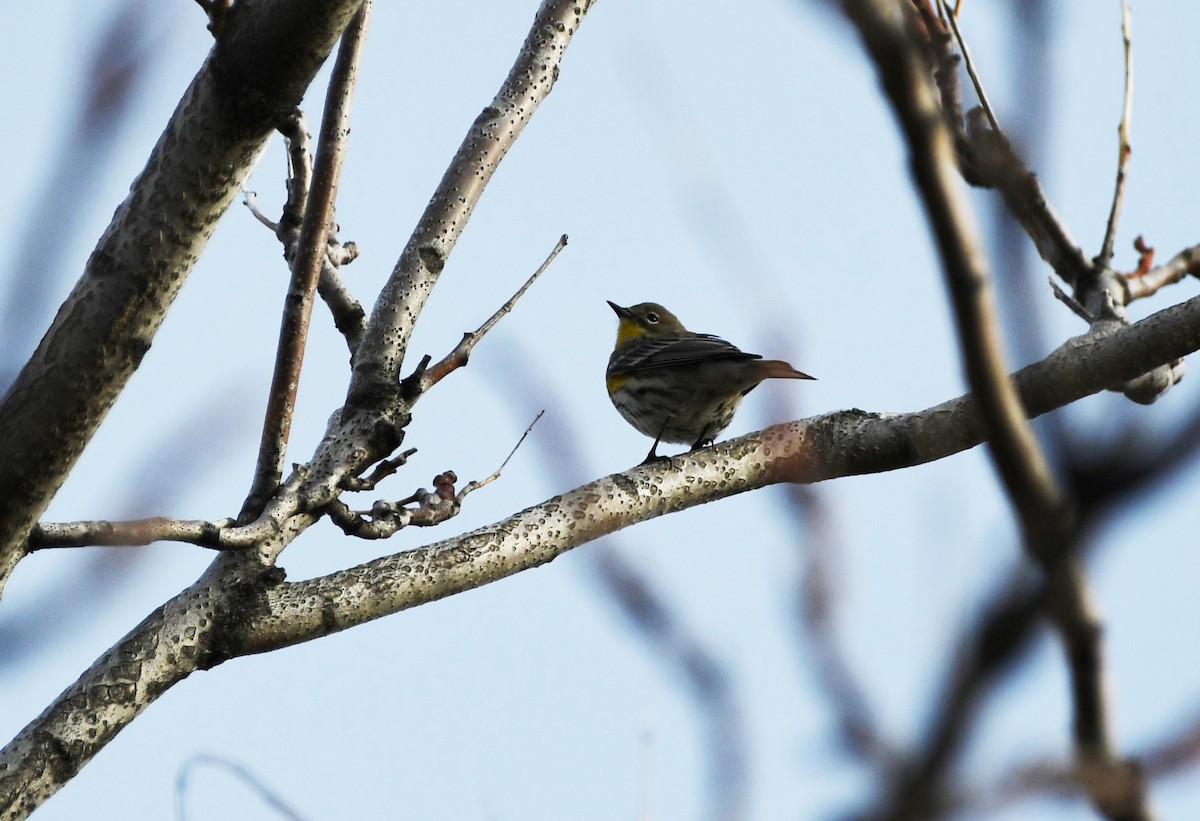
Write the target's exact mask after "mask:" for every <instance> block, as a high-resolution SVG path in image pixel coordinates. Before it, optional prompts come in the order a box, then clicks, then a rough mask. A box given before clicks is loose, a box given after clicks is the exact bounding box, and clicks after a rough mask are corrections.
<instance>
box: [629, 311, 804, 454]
mask: <svg viewBox="0 0 1200 821" xmlns="http://www.w3.org/2000/svg"><path fill="white" fill-rule="evenodd" d="M608 304H609V306H610V307H611V308H612V309H613V311H614V312H615V313H616V315H617V317H618V319H619V320H620V321H619V322H618V324H617V342H616V346H615V347H614V348H613V352H612V355H611V356H610V357H609V358H608V370H607V371H606V373H605V385H606V387H607V388H608V397H609V399H611V400H612V403H613V406H614V407H616V409H617V411H618V412H619V413H620V414H621V416H623V417H624V418H625V421H626V422H628V423H629V424H631V425H633V427H634V428H636V429H637V430H638V431H639V432H641V433H642V434H644V435H646V436H650V437H652V438H653V439H654V444H653V445H651V446H650V453H649V454H648V455H647V456H646V458H645V460H644V461H643V462H642V464H649V463H651V462H655V461H657V460H659V459H662V458H665V457H662V456H659V455H658V453H657V451H658V445H659V443H660V442H674V443H683V444H691V449H692V450H698V449H699V448H702V447H704V446H705V445H708V444H711V443H712V442H713V441H714V440H715V437H716V436H717V434H719V433H720V432H721V431H723V430H725V428H727V427H729V423H730V422H732V421H733V414H734V412H735V411H736V410H737V408H738V405H739V404H740V403H741V401H742V397H743V396H745V395H746V394H748V393H750V391H752V390H754V388H755V387H757V386H758V384H759V383H760V382H762V381H763V380H764V379H815V378H816V377H813V376H809V375H808V374H806V373H802V372H800V371H798V370H796V369H795V368H793V367H792V366H791V365H789V364H788V363H787V362H784V361H782V360H780V359H763V358H762V357H761V356H759V355H758V354H753V353H746V352H745V351H743V350H741V349H740V348H738V347H737V346H736V345H733V344H732V343H730V342H726V341H725V340H724V339H721V338H720V337H718V336H713V335H712V334H699V333H693V332H692V331H689V330H688V329H687V328H685V327H684V326H683V323H682V322H680V321H679V319H678V318H677V317H676V316H675V314H673V313H671V312H670V311H668V310H667V309H666V308H664V307H663V306H662V305H659V304H658V303H657V302H643V303H641V304H639V305H633V306H630V307H628V308H624V307H622V306H620V305H618V304H616V303H615V302H612V301H611V300H609V301H608Z"/></svg>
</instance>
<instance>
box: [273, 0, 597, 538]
mask: <svg viewBox="0 0 1200 821" xmlns="http://www.w3.org/2000/svg"><path fill="white" fill-rule="evenodd" d="M590 6H591V2H590V0H586V1H584V0H544V2H543V3H542V5H541V7H540V8H539V10H538V12H537V15H536V16H535V18H534V21H533V26H532V28H531V29H530V32H529V35H528V37H527V38H526V39H525V42H524V44H523V45H522V48H521V52H520V54H519V55H518V56H517V59H516V62H515V63H514V64H513V67H512V69H511V70H510V71H509V74H508V76H507V78H506V79H505V80H504V82H503V83H502V84H501V87H500V90H499V92H498V93H497V94H496V97H495V99H494V100H493V101H492V104H491V105H490V106H488V107H487V108H485V109H484V110H483V112H481V113H480V115H479V116H478V117H477V118H476V119H475V122H474V123H473V124H472V125H471V128H470V130H469V131H468V133H467V136H466V137H465V139H464V140H463V143H462V145H460V146H459V148H458V151H457V152H456V153H455V155H454V158H453V159H452V160H451V163H450V167H449V168H448V169H447V170H446V173H445V174H444V175H443V176H442V179H441V182H439V183H438V187H437V189H436V190H435V191H434V194H433V197H432V198H431V200H430V202H429V205H427V206H426V208H425V212H424V213H423V214H422V216H421V220H420V222H419V223H418V225H417V227H416V229H415V230H414V231H413V234H412V236H411V237H410V238H409V240H408V244H407V245H406V246H405V248H404V251H403V252H402V253H401V255H400V260H399V262H397V264H396V267H395V269H394V270H393V271H392V274H391V276H390V277H389V279H388V281H387V284H386V285H385V286H384V288H383V290H382V291H381V292H380V295H379V298H378V299H377V300H376V303H375V307H374V309H373V311H372V314H371V318H370V320H369V321H368V323H367V329H366V332H365V333H364V334H363V338H362V342H361V343H360V344H359V346H358V349H357V350H356V351H355V353H354V356H353V358H352V364H353V376H352V378H351V382H350V388H349V390H348V392H347V398H346V404H345V406H344V407H343V408H342V410H341V411H340V412H339V413H338V414H336V415H335V416H334V417H333V418H332V419H331V422H330V426H329V428H328V429H327V430H326V433H325V437H324V439H323V440H322V442H321V444H320V445H319V446H318V448H317V451H316V453H315V455H314V456H313V458H312V460H311V461H310V462H309V469H308V477H307V479H306V480H305V482H304V485H303V488H302V489H301V495H302V496H303V499H304V504H305V506H306V507H307V508H308V509H310V510H315V509H321V508H323V507H324V506H325V505H327V504H329V502H331V501H332V500H333V499H334V498H336V496H337V495H338V493H339V492H340V491H341V489H342V488H343V487H344V486H345V483H346V480H347V479H353V478H355V477H357V476H359V475H361V474H362V473H363V472H364V471H365V470H366V469H367V468H369V467H370V466H371V465H373V464H375V463H377V462H379V461H380V460H381V459H385V458H386V457H388V456H389V455H390V454H391V453H392V452H394V451H395V450H396V449H397V448H398V447H399V446H400V445H401V444H402V443H403V441H404V429H405V427H406V426H407V425H408V422H409V420H410V418H411V415H410V409H411V405H410V403H409V402H407V401H405V399H404V391H403V388H402V386H401V384H400V378H399V375H400V370H401V366H402V365H403V359H404V355H405V353H406V351H407V349H408V341H409V336H410V335H411V333H412V330H413V327H414V325H415V323H416V320H417V316H418V315H419V314H420V312H421V309H422V307H423V306H424V304H425V300H426V298H427V297H428V296H429V293H430V291H431V290H432V289H433V287H434V285H435V284H436V283H437V281H438V278H439V277H440V275H441V272H442V268H443V267H444V266H445V262H446V258H447V256H448V255H449V253H450V251H451V250H452V249H453V247H454V245H455V243H456V242H457V240H458V237H459V236H460V235H461V233H462V231H463V228H464V227H465V226H466V223H467V220H468V219H469V218H470V216H471V213H472V211H473V210H474V208H475V205H476V203H477V202H478V201H479V198H480V196H481V195H482V194H483V190H484V186H485V185H486V184H487V182H488V181H489V180H490V179H491V177H492V174H494V173H495V170H496V167H497V165H498V164H499V162H500V160H501V159H503V157H504V155H505V154H506V153H507V151H508V149H509V148H510V147H511V146H512V144H513V142H514V141H515V140H516V138H517V137H518V135H520V133H521V131H522V130H523V129H524V127H525V124H526V123H527V122H528V121H529V119H530V117H532V116H533V114H534V112H535V111H536V110H537V108H538V106H539V104H540V103H541V102H542V100H544V99H545V98H546V95H547V94H549V93H550V90H551V88H552V87H553V85H554V82H555V80H556V79H557V77H558V70H559V64H560V62H561V60H562V57H563V54H564V52H565V49H566V47H567V45H568V44H569V43H570V42H571V39H572V38H573V37H574V34H575V32H576V30H577V28H578V26H579V24H580V22H581V21H582V19H583V17H584V15H585V14H586V13H587V11H588V9H589V8H590ZM277 547H282V546H281V545H280V546H277Z"/></svg>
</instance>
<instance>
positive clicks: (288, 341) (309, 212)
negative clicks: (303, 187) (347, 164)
mask: <svg viewBox="0 0 1200 821" xmlns="http://www.w3.org/2000/svg"><path fill="white" fill-rule="evenodd" d="M370 18H371V0H364V2H363V4H362V5H361V6H360V7H359V9H358V12H357V13H356V14H355V15H354V18H353V19H352V20H351V21H350V25H348V26H347V27H346V31H345V32H344V33H343V35H342V44H341V46H340V47H339V48H338V55H337V59H336V60H335V61H334V65H333V72H332V74H331V75H330V78H329V91H328V92H327V93H326V96H325V113H324V116H323V117H322V118H321V137H320V140H319V142H318V144H317V160H316V164H315V167H314V169H313V190H312V191H311V192H310V195H309V196H308V197H307V202H306V203H305V208H304V219H303V221H302V223H301V225H300V235H299V237H298V239H297V243H296V255H295V258H294V259H293V260H292V276H291V281H290V283H289V286H288V294H287V299H286V301H285V303H284V310H283V323H282V327H281V328H280V330H279V348H278V350H277V352H276V354H275V370H274V373H273V374H272V376H271V390H270V394H269V395H268V397H267V410H266V415H265V417H264V419H263V431H262V440H261V442H260V443H259V447H258V464H257V465H256V466H255V470H254V480H253V483H252V485H251V488H250V492H249V494H247V496H246V501H245V503H244V504H243V505H242V512H241V515H240V516H239V518H240V519H242V520H243V521H246V520H249V519H252V518H254V517H255V516H257V515H258V514H259V513H261V512H262V508H263V505H264V504H265V503H266V500H267V498H268V497H269V496H270V495H271V493H272V492H273V491H274V490H275V487H276V485H278V484H279V480H280V478H281V477H282V475H283V467H284V458H285V457H286V455H287V442H288V436H289V434H290V433H291V429H292V415H293V413H294V411H295V405H296V392H297V390H299V387H300V370H301V366H302V365H303V363H304V348H305V345H306V344H307V342H308V326H309V321H310V320H311V319H312V308H313V301H314V299H315V294H316V290H317V281H318V280H319V279H320V276H321V269H322V267H323V266H324V264H325V249H326V246H327V244H328V236H329V229H330V226H331V224H332V223H333V209H334V200H335V199H336V198H337V187H338V181H339V179H340V178H341V175H342V162H343V160H344V159H345V154H346V144H347V142H348V140H349V137H350V104H351V101H352V100H353V97H354V86H355V83H356V82H357V79H358V61H359V58H360V56H361V54H362V48H363V42H364V40H365V39H366V32H367V24H368V22H369V21H370ZM301 127H302V124H301ZM290 199H291V197H290V196H289V200H290Z"/></svg>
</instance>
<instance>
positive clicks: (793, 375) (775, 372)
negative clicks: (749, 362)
mask: <svg viewBox="0 0 1200 821" xmlns="http://www.w3.org/2000/svg"><path fill="white" fill-rule="evenodd" d="M755 364H756V365H758V373H759V375H760V376H761V377H762V378H763V379H816V377H815V376H809V375H808V374H806V373H801V372H800V371H798V370H796V369H795V368H793V367H792V366H791V365H789V364H788V363H786V362H784V361H783V360H782V359H763V360H761V361H759V362H756V363H755Z"/></svg>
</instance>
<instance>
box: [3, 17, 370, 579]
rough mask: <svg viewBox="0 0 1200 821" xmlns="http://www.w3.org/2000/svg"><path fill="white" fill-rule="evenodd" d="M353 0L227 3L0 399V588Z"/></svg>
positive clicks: (339, 28)
mask: <svg viewBox="0 0 1200 821" xmlns="http://www.w3.org/2000/svg"><path fill="white" fill-rule="evenodd" d="M360 2H361V0H335V1H334V2H329V1H328V0H279V1H278V2H273V3H244V4H239V6H238V25H236V26H232V27H230V28H228V29H226V30H225V31H224V32H223V34H222V36H221V37H220V38H219V39H218V40H217V43H216V45H215V46H214V48H213V51H212V54H211V55H210V57H209V59H208V60H207V61H206V62H205V64H204V67H203V68H201V69H200V72H199V73H198V74H197V75H196V77H195V79H194V80H193V81H192V84H191V86H190V87H189V88H188V90H187V92H186V94H185V95H184V97H183V100H182V101H181V102H180V104H179V107H178V108H177V109H176V110H175V113H174V114H173V115H172V117H171V119H170V121H169V122H168V123H167V125H166V128H165V130H164V131H163V135H162V137H161V138H160V139H159V142H158V145H157V146H155V149H154V151H153V153H152V154H151V156H150V159H149V161H148V163H147V165H146V168H145V169H144V170H143V171H142V173H141V175H140V176H139V177H138V179H137V180H136V181H135V182H134V183H133V185H132V187H131V191H130V195H129V197H128V198H127V199H126V200H125V201H124V202H123V203H122V204H121V205H120V206H119V207H118V208H117V210H116V213H115V214H114V215H113V220H112V222H111V224H110V225H109V227H108V230H107V231H105V233H104V236H103V237H102V238H101V240H100V243H99V245H98V246H97V247H96V249H95V251H93V253H92V255H91V258H90V259H89V260H88V262H87V265H86V267H85V269H84V271H83V275H82V277H81V278H80V280H79V282H78V283H77V284H76V286H75V288H74V290H73V291H72V293H71V295H70V296H69V297H68V298H67V300H66V301H65V302H64V303H63V306H62V307H61V309H60V310H59V312H58V316H57V317H56V319H55V320H54V323H53V324H52V325H51V327H50V329H49V330H48V331H47V333H46V335H45V336H44V337H43V339H42V341H41V343H40V344H39V345H38V348H37V350H36V351H35V352H34V354H33V356H32V357H31V358H30V359H29V361H28V362H27V363H26V365H25V367H24V368H23V369H22V370H21V373H20V375H19V376H18V377H17V379H16V381H15V382H14V383H13V385H12V387H11V388H10V390H9V392H8V394H7V395H6V396H5V397H4V398H3V401H2V402H0V453H4V454H6V456H5V458H4V459H3V460H0V534H2V535H0V589H2V585H3V583H4V581H5V580H6V579H7V578H8V576H9V574H10V573H11V572H12V569H13V567H14V566H15V565H16V563H17V562H18V561H19V560H20V558H21V555H22V550H23V546H24V544H25V542H26V539H27V537H28V535H29V532H30V529H31V528H32V527H33V524H34V522H36V521H37V519H38V518H39V517H40V516H41V514H42V512H43V511H44V510H45V509H46V506H47V505H48V504H49V502H50V499H51V498H53V496H54V494H55V492H56V491H57V490H58V487H59V486H60V485H61V484H62V483H63V481H64V479H65V478H66V476H67V474H68V473H69V472H70V470H71V468H72V467H73V466H74V464H75V461H76V460H77V459H78V458H79V455H80V453H82V452H83V448H84V446H85V445H86V444H87V442H88V441H89V440H90V439H91V438H92V435H93V434H94V433H95V431H96V429H97V428H98V427H99V425H100V422H101V421H102V420H103V418H104V416H105V414H106V412H107V411H108V409H109V408H110V407H111V406H112V404H113V402H115V401H116V398H117V396H118V395H119V394H120V393H121V391H122V390H123V389H124V387H125V383H126V382H127V381H128V379H129V377H130V375H131V374H132V373H133V372H134V370H136V369H137V367H138V365H139V364H140V362H141V360H142V357H143V356H144V355H145V354H146V351H148V350H149V348H150V345H151V343H152V342H153V340H154V336H155V334H156V333H157V331H158V328H159V326H160V325H161V323H162V321H163V317H164V316H165V315H166V312H167V310H168V309H169V308H170V306H171V303H172V301H173V300H174V298H175V295H176V294H177V293H178V292H179V289H180V288H181V287H182V286H183V284H184V282H186V281H187V277H188V274H189V273H191V270H192V267H193V265H194V264H195V262H196V259H197V258H198V257H199V255H200V252H201V251H202V250H203V248H204V246H205V244H206V243H207V241H208V237H209V235H210V234H211V233H212V231H213V229H214V227H215V226H216V223H217V220H218V219H219V218H220V217H221V215H222V214H223V213H224V212H225V210H226V209H227V208H228V206H229V204H230V202H231V201H232V200H233V197H234V196H235V195H236V193H237V190H238V187H239V186H240V185H241V183H242V182H243V181H244V180H245V178H246V175H247V174H248V173H249V172H250V169H251V168H252V167H253V165H254V162H255V160H256V159H257V157H258V154H259V152H260V151H261V150H262V148H263V146H264V145H265V144H266V141H267V139H268V138H269V136H270V134H271V132H272V130H273V129H274V127H275V124H276V123H277V122H278V119H279V113H280V111H281V110H283V111H286V110H289V109H290V108H292V107H294V106H295V105H296V103H298V102H299V100H300V98H301V96H302V95H303V94H304V90H305V89H306V88H307V87H308V84H309V82H311V80H312V77H313V75H314V74H315V73H316V71H317V69H318V68H319V67H320V65H321V63H322V62H323V61H324V59H325V57H326V56H327V55H328V54H329V51H330V49H332V47H333V44H334V43H335V42H336V41H337V38H338V36H339V35H340V34H341V31H342V29H343V28H344V27H345V26H346V24H347V22H348V21H349V19H350V17H351V15H353V14H354V12H355V11H356V10H357V9H358V6H359V4H360Z"/></svg>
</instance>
